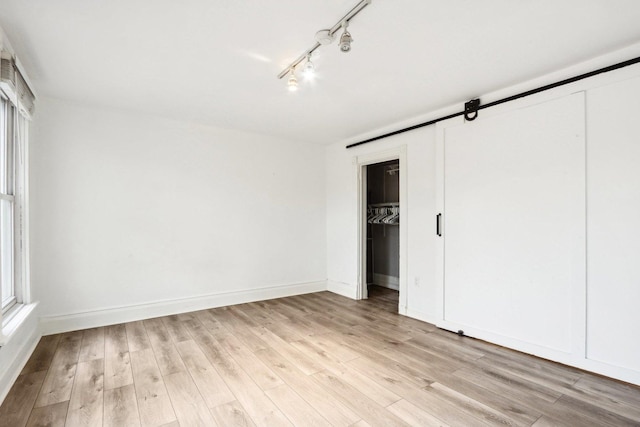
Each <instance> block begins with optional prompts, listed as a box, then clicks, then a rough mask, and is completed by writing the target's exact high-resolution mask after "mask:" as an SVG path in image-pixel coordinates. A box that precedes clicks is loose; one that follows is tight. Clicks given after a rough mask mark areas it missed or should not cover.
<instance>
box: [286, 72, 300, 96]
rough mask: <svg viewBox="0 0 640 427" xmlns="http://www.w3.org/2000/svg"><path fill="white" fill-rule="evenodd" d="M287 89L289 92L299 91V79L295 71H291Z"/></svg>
mask: <svg viewBox="0 0 640 427" xmlns="http://www.w3.org/2000/svg"><path fill="white" fill-rule="evenodd" d="M287 88H288V89H289V92H295V91H297V90H298V79H297V78H296V73H295V69H294V68H292V69H291V75H290V76H289V80H287Z"/></svg>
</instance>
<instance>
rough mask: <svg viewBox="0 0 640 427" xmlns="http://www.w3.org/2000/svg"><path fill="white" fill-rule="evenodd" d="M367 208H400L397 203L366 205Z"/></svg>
mask: <svg viewBox="0 0 640 427" xmlns="http://www.w3.org/2000/svg"><path fill="white" fill-rule="evenodd" d="M367 206H368V207H372V208H381V207H384V206H400V203H398V202H390V203H372V204H370V205H367Z"/></svg>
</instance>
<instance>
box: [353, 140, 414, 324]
mask: <svg viewBox="0 0 640 427" xmlns="http://www.w3.org/2000/svg"><path fill="white" fill-rule="evenodd" d="M389 160H398V162H399V167H400V170H399V171H398V174H399V181H400V188H399V203H400V224H399V227H400V229H399V235H400V248H399V249H400V251H399V252H400V260H399V273H400V277H399V286H398V287H399V299H398V313H400V314H403V315H406V314H407V267H408V266H407V260H408V256H407V255H408V253H407V251H408V246H407V241H408V239H407V230H408V224H407V218H408V215H407V202H408V201H407V194H408V192H407V146H406V145H400V146H398V147H396V148H393V149H389V150H383V151H379V152H375V153H369V154H363V155H360V156H355V157H354V159H353V163H354V165H355V167H356V175H357V180H358V182H357V187H356V188H357V192H358V194H357V200H358V202H357V203H358V208H357V221H358V283H357V285H356V299H358V300H360V299H367V298H368V295H367V166H369V165H373V164H376V163H382V162H386V161H389Z"/></svg>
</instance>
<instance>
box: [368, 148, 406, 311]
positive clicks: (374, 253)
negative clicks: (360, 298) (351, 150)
mask: <svg viewBox="0 0 640 427" xmlns="http://www.w3.org/2000/svg"><path fill="white" fill-rule="evenodd" d="M399 171H400V163H399V161H398V160H391V161H388V162H383V163H376V164H372V165H369V166H367V257H366V258H367V293H368V298H369V299H372V298H387V299H395V301H396V302H397V298H398V289H399V277H400V274H399V272H400V268H399V265H400V227H399V224H400V203H399V201H400V198H399V194H400V192H399V190H400V174H399Z"/></svg>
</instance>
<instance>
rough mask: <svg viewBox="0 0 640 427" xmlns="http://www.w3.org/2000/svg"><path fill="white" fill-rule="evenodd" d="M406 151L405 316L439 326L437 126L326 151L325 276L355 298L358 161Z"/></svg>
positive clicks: (334, 286)
mask: <svg viewBox="0 0 640 427" xmlns="http://www.w3.org/2000/svg"><path fill="white" fill-rule="evenodd" d="M403 145H406V150H407V151H406V153H407V154H406V155H407V166H406V168H407V170H406V172H407V199H406V202H405V203H401V206H400V209H404V210H406V212H407V222H406V224H404V225H403V226H405V227H407V236H408V241H407V242H406V243H403V242H402V241H401V242H400V244H401V245H403V244H406V245H407V253H408V258H407V314H409V315H410V316H412V317H416V318H419V319H422V320H426V321H431V322H433V321H434V320H435V315H436V313H437V303H436V296H437V286H436V283H435V257H436V246H435V215H436V212H435V200H436V193H435V191H436V188H435V129H434V127H433V126H431V127H427V128H423V129H420V130H416V131H412V132H408V133H404V134H401V135H396V136H394V137H391V138H387V139H384V140H381V141H378V142H374V143H370V144H366V145H362V146H358V147H355V148H351V149H346V148H345V144H344V143H339V144H334V145H331V146H330V147H328V149H327V276H328V281H329V289H330V290H333V291H336V292H340V293H342V294H345V295H349V296H351V297H355V293H356V286H357V280H358V268H359V266H358V253H357V251H358V247H357V243H358V237H357V235H358V214H357V208H358V199H357V194H358V180H357V172H358V166H357V164H355V163H354V160H353V159H354V157H355V156H361V155H366V154H371V153H378V152H384V151H387V150H389V149H392V148H396V147H400V146H403Z"/></svg>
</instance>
